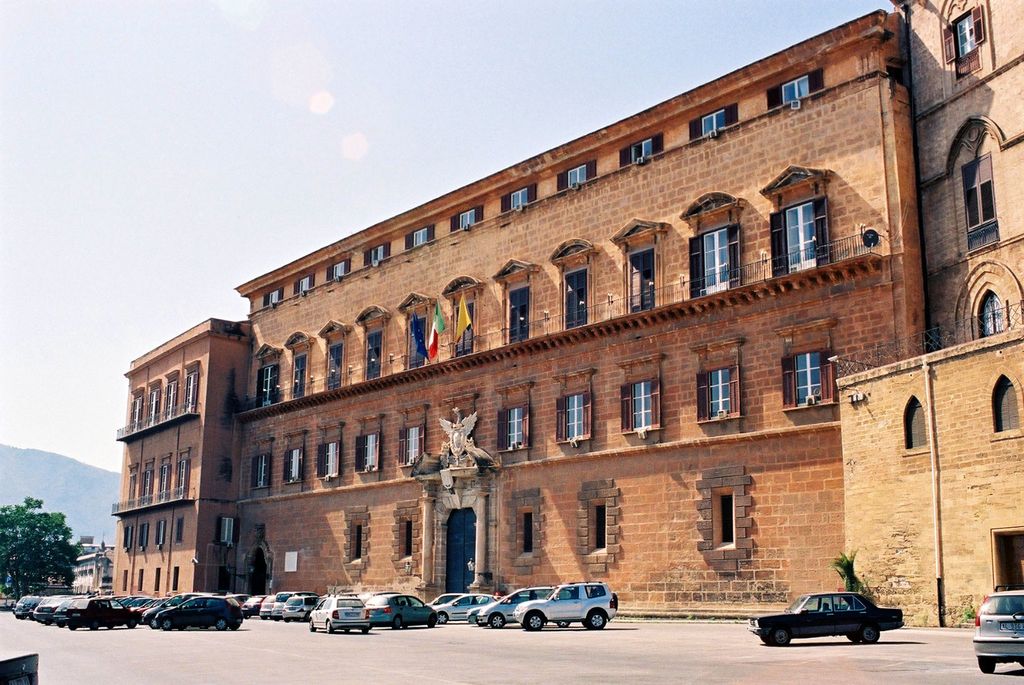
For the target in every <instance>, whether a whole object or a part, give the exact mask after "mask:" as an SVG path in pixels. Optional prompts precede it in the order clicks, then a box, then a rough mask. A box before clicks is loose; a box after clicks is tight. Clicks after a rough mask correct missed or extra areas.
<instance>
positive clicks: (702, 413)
mask: <svg viewBox="0 0 1024 685" xmlns="http://www.w3.org/2000/svg"><path fill="white" fill-rule="evenodd" d="M710 406H711V405H710V402H709V401H708V372H707V371H701V372H699V373H698V374H697V420H698V421H707V420H708V419H709V418H710V409H709V407H710Z"/></svg>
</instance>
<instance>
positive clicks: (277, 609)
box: [270, 592, 318, 621]
mask: <svg viewBox="0 0 1024 685" xmlns="http://www.w3.org/2000/svg"><path fill="white" fill-rule="evenodd" d="M282 595H283V597H282ZM295 595H299V596H313V597H316V596H318V595H317V594H316V593H315V592H278V593H277V595H276V597H275V601H274V608H273V609H272V610H271V612H270V618H271V619H272V620H274V621H280V620H281V619H283V618H284V605H285V603H287V602H288V600H289V599H290V598H292V597H294V596H295Z"/></svg>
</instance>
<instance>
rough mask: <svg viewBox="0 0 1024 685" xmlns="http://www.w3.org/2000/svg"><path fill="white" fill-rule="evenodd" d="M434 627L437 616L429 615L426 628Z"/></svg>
mask: <svg viewBox="0 0 1024 685" xmlns="http://www.w3.org/2000/svg"><path fill="white" fill-rule="evenodd" d="M436 625H437V614H431V615H430V616H429V617H427V627H428V628H433V627H434V626H436ZM367 630H369V628H367Z"/></svg>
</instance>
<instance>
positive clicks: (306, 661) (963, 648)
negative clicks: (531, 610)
mask: <svg viewBox="0 0 1024 685" xmlns="http://www.w3.org/2000/svg"><path fill="white" fill-rule="evenodd" d="M971 637H972V631H969V630H938V629H910V628H904V629H902V630H898V631H894V632H886V633H883V635H882V640H881V642H879V643H878V644H876V645H855V644H851V643H850V642H847V641H846V640H845V639H843V638H840V639H834V638H818V639H814V640H797V641H794V642H793V644H792V646H790V647H784V648H778V647H766V646H764V645H762V644H761V643H760V642H759V641H758V640H757V638H756V637H754V636H753V635H751V634H749V633H748V632H747V630H746V627H745V626H744V625H740V624H735V623H689V622H687V623H682V622H681V623H670V622H642V623H641V622H637V623H631V622H625V621H612V622H611V623H610V624H609V625H608V627H607V628H606V629H605V630H603V631H587V630H583V629H582V628H580V627H577V626H573V627H571V628H567V629H547V628H546V629H545V630H543V631H541V632H539V633H526V632H524V631H522V630H520V629H519V628H518V627H515V626H509V627H507V628H504V629H502V630H491V629H485V628H477V627H475V626H469V625H466V624H449V625H445V626H438V627H436V628H433V629H427V628H407V629H405V630H400V631H395V630H391V629H386V628H375V629H374V630H373V631H371V632H370V634H368V635H361V634H359V633H358V632H356V633H352V634H349V635H345V634H337V635H327V634H325V633H322V632H318V633H315V634H314V633H310V632H309V631H308V630H307V627H306V625H305V624H298V623H280V622H270V621H260V620H255V619H250V620H247V621H246V622H245V624H244V625H243V626H242V628H241V629H240V630H238V631H237V632H232V631H225V632H223V633H218V632H216V631H213V630H206V631H204V630H195V629H191V630H188V631H184V632H179V631H173V632H163V631H154V630H150V629H148V628H145V627H140V628H136V629H134V630H127V629H124V628H116V629H114V630H99V631H95V632H93V631H88V630H78V631H75V632H71V631H69V630H63V629H60V628H55V627H48V626H43V625H39V624H36V623H32V622H30V621H17V620H15V619H14V617H13V616H12V615H11V614H9V613H3V614H0V646H2V648H3V651H4V652H11V651H15V652H18V651H21V652H35V653H38V654H39V657H40V659H39V661H40V668H39V675H40V683H42V684H43V685H50V684H52V683H109V682H126V681H136V682H144V683H146V684H147V685H160V684H163V683H175V684H178V683H186V682H187V683H277V684H281V683H306V682H314V681H324V682H332V683H339V682H340V683H375V684H376V683H413V682H416V683H482V682H487V683H537V682H557V683H579V682H587V683H594V682H599V683H609V682H610V683H616V682H619V683H631V684H632V683H697V682H699V683H757V684H758V685H764V684H765V683H823V682H842V683H844V684H856V683H871V684H872V685H875V684H877V683H901V684H902V683H929V684H936V683H938V684H941V683H950V684H953V683H956V684H960V683H974V682H978V683H992V682H1007V678H1009V682H1021V683H1024V668H1021V667H1019V666H1017V665H1016V664H1002V665H1000V666H999V667H998V668H997V671H996V675H989V676H986V675H983V674H982V673H981V672H980V671H979V670H978V668H977V665H976V662H975V659H974V653H973V650H972V645H971Z"/></svg>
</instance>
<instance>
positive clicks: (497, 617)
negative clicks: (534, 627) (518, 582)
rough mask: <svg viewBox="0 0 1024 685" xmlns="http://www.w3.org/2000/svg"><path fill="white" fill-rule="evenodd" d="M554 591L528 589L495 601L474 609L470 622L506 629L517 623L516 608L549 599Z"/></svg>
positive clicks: (549, 589) (542, 587)
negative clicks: (507, 625) (534, 601)
mask: <svg viewBox="0 0 1024 685" xmlns="http://www.w3.org/2000/svg"><path fill="white" fill-rule="evenodd" d="M552 590H554V588H553V587H551V586H550V585H545V586H540V587H528V588H523V589H522V590H516V591H515V592H513V593H511V594H509V595H507V596H506V597H501V598H499V599H496V600H494V601H493V602H491V603H490V604H485V605H483V606H482V607H477V608H473V609H471V610H470V612H469V622H470V623H473V622H475V623H476V624H477V625H478V626H490V627H491V628H504V627H505V624H506V623H515V622H516V619H515V617H514V616H513V615H512V614H513V612H514V611H515V610H516V607H517V606H519V605H520V604H522V603H523V602H528V601H530V600H531V599H547V598H548V597H550V596H551V591H552Z"/></svg>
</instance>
